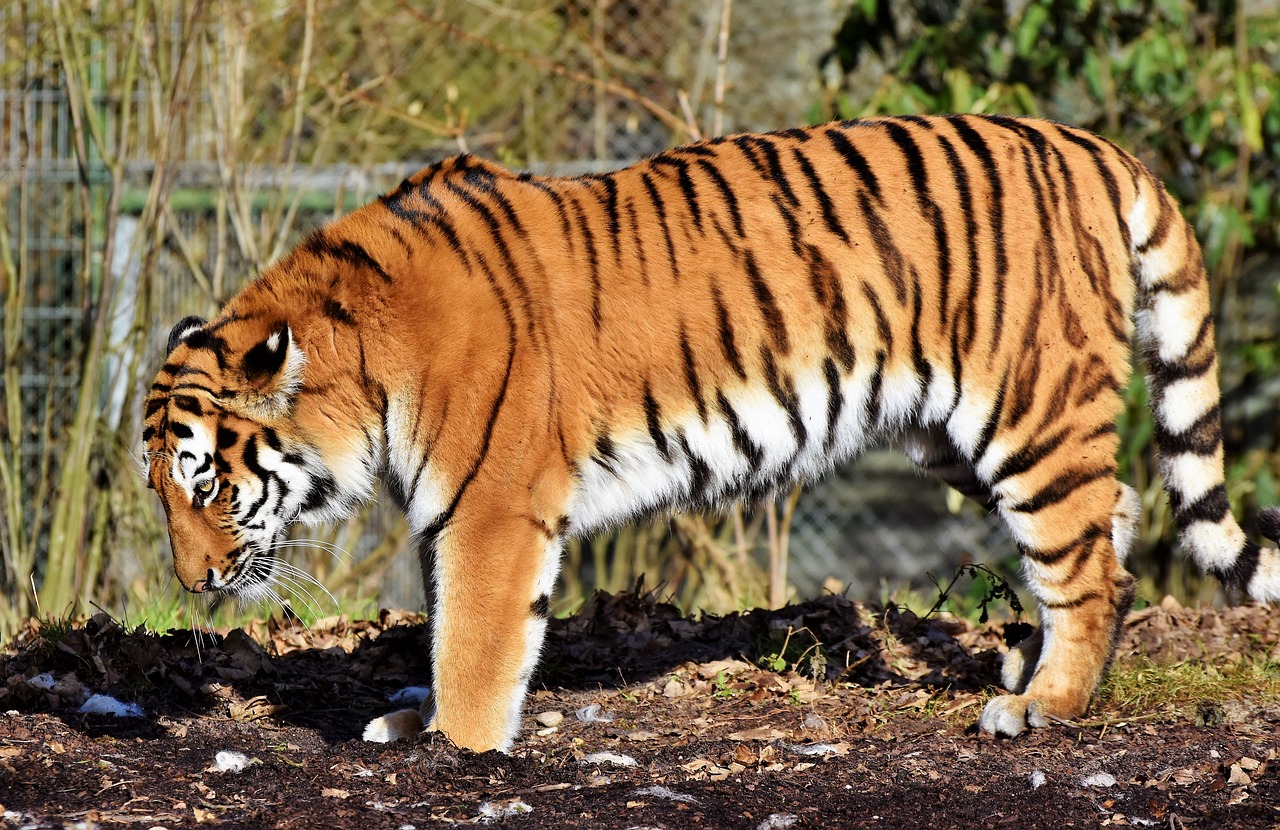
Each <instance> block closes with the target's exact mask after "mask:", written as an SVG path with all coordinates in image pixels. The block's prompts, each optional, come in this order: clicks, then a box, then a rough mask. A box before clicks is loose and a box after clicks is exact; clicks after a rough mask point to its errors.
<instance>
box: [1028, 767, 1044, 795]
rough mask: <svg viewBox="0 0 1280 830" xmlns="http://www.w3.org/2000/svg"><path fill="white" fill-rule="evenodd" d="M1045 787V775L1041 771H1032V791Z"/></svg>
mask: <svg viewBox="0 0 1280 830" xmlns="http://www.w3.org/2000/svg"><path fill="white" fill-rule="evenodd" d="M1043 786H1044V773H1043V772H1041V771H1040V770H1038V769H1037V770H1032V771H1031V789H1033V790H1038V789H1040V788H1041V787H1043Z"/></svg>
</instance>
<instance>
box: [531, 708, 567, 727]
mask: <svg viewBox="0 0 1280 830" xmlns="http://www.w3.org/2000/svg"><path fill="white" fill-rule="evenodd" d="M533 719H534V720H536V721H537V722H538V723H540V724H542V725H543V726H559V725H560V724H562V723H564V713H563V712H555V711H551V712H539V713H538V714H536V715H534V716H533Z"/></svg>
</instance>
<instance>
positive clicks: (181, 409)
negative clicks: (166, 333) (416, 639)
mask: <svg viewBox="0 0 1280 830" xmlns="http://www.w3.org/2000/svg"><path fill="white" fill-rule="evenodd" d="M236 343H247V344H250V345H248V347H247V348H239V349H237V348H236V346H235V345H234V344H236ZM305 364H306V358H305V356H304V354H303V353H302V351H301V349H299V348H298V346H297V344H296V343H295V342H294V339H293V336H292V333H291V331H290V329H289V326H288V324H287V323H286V322H285V321H283V320H237V319H234V318H233V319H231V320H229V321H220V322H219V323H216V324H206V323H205V321H203V320H201V319H199V318H195V317H189V318H187V319H185V320H183V321H182V322H180V323H179V324H178V325H177V326H176V327H174V329H173V331H172V333H171V334H170V337H169V352H168V358H167V360H166V363H165V366H164V367H163V368H162V370H161V371H160V374H159V376H158V378H157V380H156V382H155V383H154V384H153V385H152V387H151V391H150V393H149V395H148V398H147V402H146V408H145V427H144V431H143V439H144V442H145V444H146V456H145V461H146V466H147V483H148V486H149V487H151V488H152V489H154V490H155V491H156V493H157V494H158V495H159V497H160V500H161V502H162V504H163V505H164V510H165V514H166V517H167V519H168V526H169V539H170V542H171V544H172V548H173V558H174V571H175V573H176V575H177V577H178V580H179V581H180V582H181V583H182V585H183V587H185V588H186V589H187V590H189V591H192V592H193V593H205V592H211V591H225V592H228V593H231V594H235V595H238V596H240V597H245V598H251V599H261V598H269V597H271V596H272V592H271V588H270V586H271V584H272V582H273V581H274V580H275V579H276V577H277V572H278V571H279V569H280V567H281V565H282V562H281V560H279V559H278V558H277V557H276V556H275V551H276V550H277V549H278V548H279V546H280V543H281V541H282V540H283V539H284V535H285V531H286V529H287V528H288V527H289V525H290V524H291V523H293V522H295V521H307V522H310V521H315V520H320V519H324V518H329V517H330V516H331V514H334V513H335V512H336V513H341V512H343V511H341V510H337V511H335V504H340V503H341V501H342V500H341V499H337V500H335V499H333V498H332V496H334V495H335V493H336V491H337V490H338V489H339V488H337V486H336V484H335V480H334V476H333V475H332V473H331V472H330V471H329V470H328V469H327V467H326V465H325V463H324V461H323V459H322V458H321V456H320V454H319V453H318V452H317V451H316V450H315V449H314V448H313V447H312V446H310V444H309V442H308V441H307V440H305V438H303V437H302V436H300V434H299V430H298V428H297V427H298V423H297V419H296V418H295V417H294V412H293V410H294V404H295V399H296V394H297V391H298V388H299V386H300V384H301V376H302V371H303V367H304V366H305Z"/></svg>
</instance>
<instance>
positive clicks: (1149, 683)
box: [1093, 657, 1280, 716]
mask: <svg viewBox="0 0 1280 830" xmlns="http://www.w3.org/2000/svg"><path fill="white" fill-rule="evenodd" d="M1236 701H1240V702H1247V703H1255V704H1263V705H1268V704H1269V705H1271V706H1280V663H1277V662H1275V661H1272V660H1268V659H1266V658H1264V657H1245V658H1243V659H1239V660H1236V661H1233V662H1226V661H1220V662H1215V663H1207V662H1202V661H1187V662H1181V663H1171V664H1160V663H1155V662H1153V661H1152V660H1150V659H1149V658H1147V657H1137V658H1133V659H1131V660H1127V661H1125V662H1124V663H1121V664H1119V665H1116V666H1112V668H1111V671H1110V672H1109V673H1108V675H1107V678H1106V679H1105V680H1104V681H1103V683H1102V686H1101V688H1099V689H1098V694H1097V698H1096V700H1095V703H1094V706H1093V711H1094V712H1095V713H1096V714H1099V715H1107V716H1110V715H1115V716H1121V715H1124V714H1128V715H1134V714H1149V713H1156V712H1170V711H1172V712H1178V713H1183V714H1186V713H1189V712H1190V711H1191V710H1195V712H1196V713H1197V714H1199V713H1200V711H1201V710H1202V708H1203V707H1205V706H1221V705H1222V704H1225V703H1229V702H1236Z"/></svg>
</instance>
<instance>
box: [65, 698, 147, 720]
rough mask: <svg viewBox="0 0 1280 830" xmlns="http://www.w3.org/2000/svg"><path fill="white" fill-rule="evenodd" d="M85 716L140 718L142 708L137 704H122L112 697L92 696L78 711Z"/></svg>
mask: <svg viewBox="0 0 1280 830" xmlns="http://www.w3.org/2000/svg"><path fill="white" fill-rule="evenodd" d="M77 711H79V712H80V713H81V714H85V715H115V716H116V717H117V718H140V717H142V716H143V713H142V707H141V706H139V705H138V704H136V703H121V702H120V701H118V700H116V699H115V698H114V697H112V696H111V695H90V697H89V699H88V700H86V701H85V702H84V703H83V704H81V706H80V708H79V709H78V710H77Z"/></svg>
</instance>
